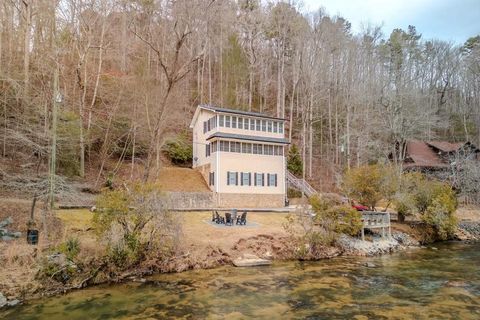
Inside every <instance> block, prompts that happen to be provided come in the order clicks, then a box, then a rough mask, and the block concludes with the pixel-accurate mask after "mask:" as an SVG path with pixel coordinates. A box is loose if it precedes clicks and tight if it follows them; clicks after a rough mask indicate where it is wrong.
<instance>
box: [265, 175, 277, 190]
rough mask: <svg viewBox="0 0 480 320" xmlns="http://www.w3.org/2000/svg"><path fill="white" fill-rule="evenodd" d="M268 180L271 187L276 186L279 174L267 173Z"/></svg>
mask: <svg viewBox="0 0 480 320" xmlns="http://www.w3.org/2000/svg"><path fill="white" fill-rule="evenodd" d="M267 182H268V186H269V187H276V186H277V174H276V173H274V174H272V173H268V174H267Z"/></svg>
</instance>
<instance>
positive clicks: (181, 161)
mask: <svg viewBox="0 0 480 320" xmlns="http://www.w3.org/2000/svg"><path fill="white" fill-rule="evenodd" d="M164 151H165V153H166V154H167V155H168V157H169V158H170V160H171V161H172V163H174V164H176V165H186V164H189V163H191V162H192V158H193V149H192V145H191V143H190V142H189V141H188V139H187V137H186V135H185V134H181V135H178V136H177V137H176V138H175V139H173V140H168V141H167V142H166V143H165V146H164Z"/></svg>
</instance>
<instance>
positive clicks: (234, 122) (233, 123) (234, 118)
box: [232, 117, 237, 129]
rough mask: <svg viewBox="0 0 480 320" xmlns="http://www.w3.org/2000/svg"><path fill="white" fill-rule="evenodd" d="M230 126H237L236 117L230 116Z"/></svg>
mask: <svg viewBox="0 0 480 320" xmlns="http://www.w3.org/2000/svg"><path fill="white" fill-rule="evenodd" d="M232 128H234V129H236V128H237V117H232Z"/></svg>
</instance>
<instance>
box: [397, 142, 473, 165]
mask: <svg viewBox="0 0 480 320" xmlns="http://www.w3.org/2000/svg"><path fill="white" fill-rule="evenodd" d="M465 159H476V160H478V161H480V149H478V148H477V147H476V146H475V145H473V144H472V143H470V142H455V143H452V142H447V141H420V140H410V141H408V142H407V144H406V150H405V160H404V161H403V168H404V169H405V170H406V171H422V172H439V173H440V172H444V173H448V172H451V170H454V169H459V168H457V164H458V163H459V160H465Z"/></svg>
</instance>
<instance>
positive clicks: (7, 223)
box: [0, 217, 13, 228]
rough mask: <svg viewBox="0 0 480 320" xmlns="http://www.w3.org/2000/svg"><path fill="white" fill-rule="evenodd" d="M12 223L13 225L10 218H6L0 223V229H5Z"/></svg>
mask: <svg viewBox="0 0 480 320" xmlns="http://www.w3.org/2000/svg"><path fill="white" fill-rule="evenodd" d="M12 223H13V219H12V217H8V218H7V219H5V220H2V221H0V228H3V227H6V226H8V225H9V224H12Z"/></svg>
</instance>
